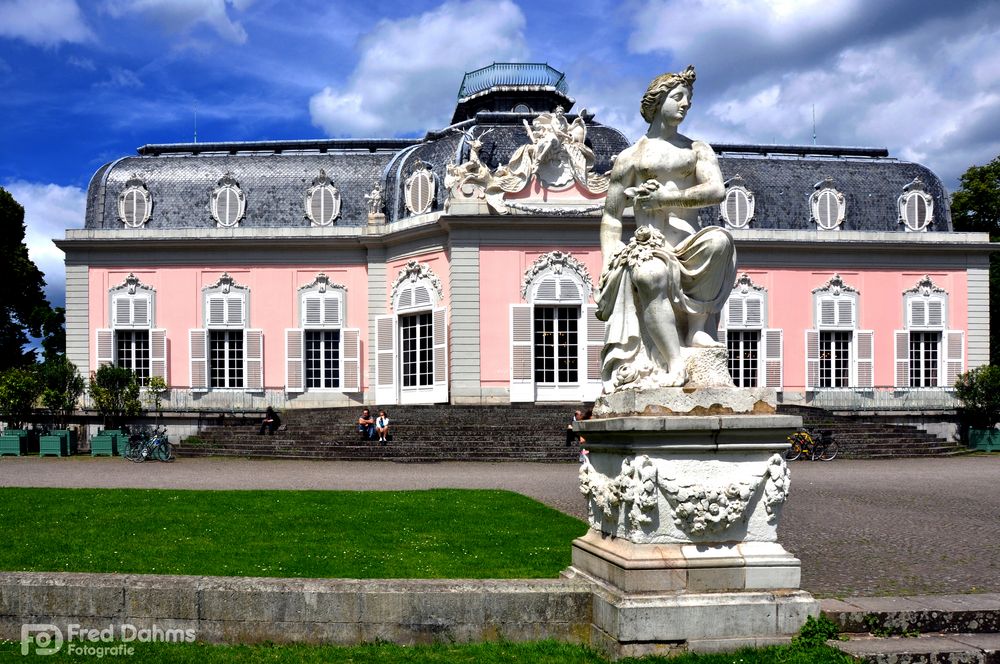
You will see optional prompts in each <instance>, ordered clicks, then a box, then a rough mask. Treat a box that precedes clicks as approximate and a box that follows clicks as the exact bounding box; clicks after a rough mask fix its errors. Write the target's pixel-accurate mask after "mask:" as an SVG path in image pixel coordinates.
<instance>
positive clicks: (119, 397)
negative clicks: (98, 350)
mask: <svg viewBox="0 0 1000 664" xmlns="http://www.w3.org/2000/svg"><path fill="white" fill-rule="evenodd" d="M90 396H91V398H92V399H93V400H94V407H95V408H97V411H98V412H99V413H100V414H101V415H102V416H104V425H105V426H106V427H108V428H117V427H119V426H120V425H121V424H122V423H123V421H124V419H125V418H126V417H134V416H136V415H138V414H139V413H140V412H141V411H142V402H141V401H139V381H138V380H136V377H135V374H134V373H132V371H131V370H130V369H127V368H125V367H116V366H113V365H110V364H105V365H104V366H102V367H101V368H100V369H98V370H97V373H95V374H94V375H93V376H92V377H91V380H90Z"/></svg>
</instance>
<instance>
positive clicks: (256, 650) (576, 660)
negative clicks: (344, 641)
mask: <svg viewBox="0 0 1000 664" xmlns="http://www.w3.org/2000/svg"><path fill="white" fill-rule="evenodd" d="M109 645H110V644H109ZM134 648H135V650H134V652H133V656H132V657H124V658H123V657H108V658H106V660H105V661H110V660H115V661H136V662H144V663H145V662H163V663H167V664H202V663H204V664H235V663H236V662H240V663H250V664H264V663H265V662H266V663H268V664H283V663H286V662H287V663H288V664H292V663H297V662H304V663H306V664H326V663H328V662H329V663H332V664H361V663H362V662H364V663H369V662H372V663H375V664H390V663H392V664H395V663H397V662H399V663H405V664H510V663H513V662H525V663H526V664H608V660H606V659H605V658H603V657H601V656H600V655H598V654H597V653H596V652H594V651H593V650H591V649H589V648H585V647H582V646H574V645H568V644H565V643H556V642H554V641H542V642H538V643H476V644H468V645H433V646H416V647H404V646H396V645H391V644H383V643H379V644H373V645H364V646H354V647H350V648H342V647H337V646H301V645H294V646H277V645H258V646H213V645H207V644H203V643H191V644H172V643H171V644H142V643H140V644H134ZM35 659H38V660H39V661H47V662H53V663H55V662H78V661H87V662H93V661H97V660H95V659H94V657H93V656H90V657H86V656H82V655H81V656H67V655H66V654H65V652H60V653H57V654H56V655H49V656H46V657H45V658H44V659H42V658H37V657H31V658H25V657H22V656H21V646H20V643H15V642H11V641H0V661H12V662H13V661H18V662H24V661H30V660H35ZM636 661H641V662H643V663H644V664H654V663H655V664H850V662H853V661H854V660H852V659H851V658H849V657H847V656H846V655H843V654H842V653H840V652H839V651H837V650H834V649H833V648H829V647H826V646H814V647H802V646H795V645H792V646H783V647H774V648H763V649H760V650H740V651H738V652H735V653H727V654H715V655H682V656H680V657H675V658H670V659H666V658H662V657H645V658H643V659H641V660H619V663H620V664H621V663H627V662H636Z"/></svg>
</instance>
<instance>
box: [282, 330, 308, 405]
mask: <svg viewBox="0 0 1000 664" xmlns="http://www.w3.org/2000/svg"><path fill="white" fill-rule="evenodd" d="M303 337H304V331H303V330H302V329H301V328H288V329H286V330H285V391H286V392H288V393H289V394H291V393H293V392H304V391H305V371H304V370H303V368H304V366H305V363H304V359H303V356H304V352H303V350H304V344H303Z"/></svg>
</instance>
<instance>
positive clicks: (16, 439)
mask: <svg viewBox="0 0 1000 664" xmlns="http://www.w3.org/2000/svg"><path fill="white" fill-rule="evenodd" d="M27 451H28V432H27V431H25V430H24V429H7V430H6V431H4V432H3V433H2V434H0V456H4V455H5V454H8V455H13V456H21V455H22V454H26V453H27Z"/></svg>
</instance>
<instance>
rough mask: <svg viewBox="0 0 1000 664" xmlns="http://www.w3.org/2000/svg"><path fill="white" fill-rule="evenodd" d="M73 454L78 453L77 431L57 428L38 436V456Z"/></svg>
mask: <svg viewBox="0 0 1000 664" xmlns="http://www.w3.org/2000/svg"><path fill="white" fill-rule="evenodd" d="M73 454H76V432H75V431H67V430H65V429H56V430H54V431H50V432H49V433H48V434H47V435H44V436H40V437H39V438H38V456H70V455H73Z"/></svg>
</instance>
